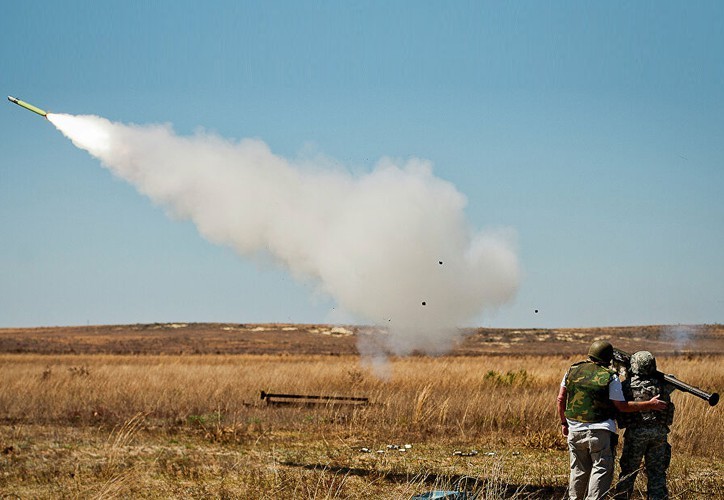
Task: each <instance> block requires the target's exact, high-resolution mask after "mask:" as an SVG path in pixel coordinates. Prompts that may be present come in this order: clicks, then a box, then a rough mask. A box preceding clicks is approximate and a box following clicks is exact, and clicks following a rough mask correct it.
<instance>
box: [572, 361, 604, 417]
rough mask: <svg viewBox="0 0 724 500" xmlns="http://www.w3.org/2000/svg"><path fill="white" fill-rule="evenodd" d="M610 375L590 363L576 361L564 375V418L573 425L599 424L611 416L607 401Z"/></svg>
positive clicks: (602, 368)
mask: <svg viewBox="0 0 724 500" xmlns="http://www.w3.org/2000/svg"><path fill="white" fill-rule="evenodd" d="M613 375H614V372H613V370H609V369H607V368H604V367H603V366H599V365H597V364H596V363H593V362H591V361H580V362H578V363H576V364H574V365H573V366H571V368H570V369H569V370H568V373H567V374H566V382H565V383H566V412H565V414H566V418H570V419H571V420H575V421H577V422H585V423H594V422H603V421H605V420H608V419H609V418H612V417H613V416H614V414H615V408H614V406H613V403H612V402H611V400H610V399H609V398H608V384H609V383H611V380H612V379H613Z"/></svg>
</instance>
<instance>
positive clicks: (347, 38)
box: [0, 1, 724, 327]
mask: <svg viewBox="0 0 724 500" xmlns="http://www.w3.org/2000/svg"><path fill="white" fill-rule="evenodd" d="M147 4H148V5H134V4H132V3H128V2H62V3H56V2H27V3H26V4H24V5H23V6H22V9H21V10H20V11H16V12H15V13H14V15H5V16H2V18H0V42H2V43H0V56H1V57H0V61H2V66H1V67H2V72H1V73H0V82H1V83H2V87H3V90H4V93H5V94H10V95H14V96H17V97H20V98H22V99H25V100H27V101H29V102H32V103H33V104H35V105H38V106H40V107H43V108H46V109H49V110H52V111H56V112H64V113H71V114H96V115H100V116H104V117H106V118H109V119H111V120H114V121H120V122H126V123H138V124H147V123H166V122H168V123H171V124H172V125H173V127H174V129H175V130H176V131H177V132H178V133H180V134H191V133H193V132H194V131H197V130H198V129H200V128H201V129H206V130H209V131H212V132H214V133H216V134H218V135H220V136H223V137H226V138H229V139H233V140H237V139H241V138H244V137H255V138H260V139H262V140H264V141H265V142H266V143H267V144H268V145H269V146H270V147H271V149H272V150H273V151H274V152H275V153H277V154H280V155H283V156H287V157H294V156H296V155H298V154H299V153H300V152H301V151H304V150H307V149H309V148H310V147H311V148H313V149H315V150H317V151H320V152H322V153H324V154H326V155H329V156H330V157H332V158H335V159H337V160H339V161H340V162H342V163H344V164H345V165H347V166H348V167H349V168H350V169H352V170H354V171H359V172H364V171H366V170H369V169H371V168H372V166H373V165H374V164H375V163H376V162H377V160H379V159H380V158H381V157H385V156H391V157H396V158H409V157H418V158H424V159H427V160H430V161H431V162H433V165H434V172H435V174H436V175H437V176H438V177H440V178H442V179H445V180H448V181H450V182H452V183H453V184H454V185H455V186H456V187H457V189H458V190H459V191H461V192H462V193H463V194H464V195H465V196H466V197H467V199H468V205H467V209H466V214H467V217H468V219H469V221H470V223H471V224H472V225H473V226H474V227H476V228H488V227H492V228H496V227H506V228H513V229H514V230H515V231H516V233H517V241H518V249H519V258H520V262H521V266H522V269H523V273H524V274H523V279H522V281H521V285H520V289H519V292H518V294H517V296H516V299H515V300H514V301H513V302H512V303H510V304H509V305H507V306H505V307H503V308H501V309H500V310H499V311H497V313H495V314H493V315H485V316H481V317H480V318H479V321H478V322H477V323H478V324H479V325H481V326H504V327H566V326H606V325H635V324H676V323H717V322H718V323H721V322H722V321H723V320H724V317H723V316H722V311H724V262H723V259H722V255H724V254H723V253H722V248H724V196H722V194H721V193H722V191H723V188H724V141H723V140H722V137H723V136H724V135H723V134H724V113H722V109H724V29H723V28H722V26H724V5H723V4H721V3H720V2H666V1H664V2H635V3H632V2H605V3H604V2H449V3H433V2H204V3H203V4H202V3H201V2H182V1H174V2H171V1H165V2H147ZM0 134H1V136H2V138H3V139H2V145H3V147H2V149H0V238H1V239H2V240H1V242H2V244H1V245H0V327H8V326H40V325H77V324H114V323H142V322H166V321H219V322H222V321H223V322H225V321H229V322H262V321H278V322H300V323H302V322H305V323H306V322H323V321H328V320H329V319H330V317H331V316H330V310H331V309H332V308H333V307H334V303H333V301H332V300H331V299H329V298H328V297H324V296H320V295H319V294H317V293H315V286H314V284H300V283H298V282H296V281H294V280H293V279H292V278H291V277H290V276H289V275H288V274H287V273H286V272H285V271H284V270H283V269H280V268H278V267H276V266H275V265H274V263H273V262H271V261H259V260H253V259H245V258H241V257H239V256H237V255H236V254H234V253H233V252H232V251H231V250H230V249H227V248H224V247H218V246H214V245H213V244H211V243H209V242H207V241H206V240H204V239H203V238H201V237H200V236H199V235H198V233H197V231H196V229H195V228H194V226H193V225H192V224H191V223H189V222H184V221H177V220H172V219H170V218H169V217H167V216H166V214H165V213H164V210H163V209H162V208H159V207H157V206H154V205H153V203H152V202H151V201H149V200H148V199H147V198H145V197H144V196H142V195H140V194H138V193H137V192H136V190H135V189H134V188H133V187H132V186H130V185H127V184H125V183H123V182H122V181H120V180H118V179H115V178H114V177H113V176H112V175H111V174H110V173H109V172H108V171H107V170H105V169H103V168H101V167H100V165H99V163H98V161H97V160H95V159H93V158H92V157H90V156H89V155H88V154H87V153H86V152H84V151H81V150H79V149H76V148H75V147H74V146H73V145H72V144H71V143H70V141H68V140H67V139H66V138H65V137H63V136H62V135H61V134H60V133H59V132H58V131H57V130H55V128H54V127H52V125H50V124H49V123H46V122H44V121H42V120H41V119H39V118H38V117H37V116H35V115H33V114H31V113H28V112H25V111H24V110H22V109H20V108H18V107H17V106H14V105H12V104H11V103H9V102H6V105H5V106H3V107H2V108H0ZM536 310H537V311H538V312H537V313H536V312H535V311H536Z"/></svg>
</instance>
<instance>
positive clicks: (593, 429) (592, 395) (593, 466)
mask: <svg viewBox="0 0 724 500" xmlns="http://www.w3.org/2000/svg"><path fill="white" fill-rule="evenodd" d="M588 358H589V359H588V360H585V361H580V362H578V363H575V364H573V366H571V367H570V368H569V369H568V371H567V372H566V374H565V376H564V377H563V381H562V382H561V388H560V391H559V393H558V399H557V409H558V415H559V417H560V419H561V432H562V433H563V435H564V436H567V438H568V451H569V456H570V462H571V473H570V479H569V488H568V493H569V497H570V499H571V500H581V499H583V498H586V499H601V498H603V497H604V496H605V495H606V494H607V493H608V491H609V489H610V487H611V482H612V480H613V466H614V456H615V446H616V441H617V435H616V422H615V421H614V419H613V417H614V415H615V412H616V410H618V411H621V412H635V411H649V410H662V409H664V408H666V403H665V402H663V401H659V400H658V397H657V396H656V397H653V398H651V399H650V400H648V401H639V402H633V401H632V402H627V401H626V399H625V397H624V395H623V391H622V387H621V381H620V380H619V379H618V376H617V375H616V373H615V372H614V371H613V370H611V369H609V365H610V363H611V359H612V358H613V346H612V345H611V344H610V343H609V342H606V341H603V340H598V341H596V342H594V343H593V344H591V347H590V349H589V350H588Z"/></svg>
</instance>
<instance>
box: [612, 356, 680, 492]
mask: <svg viewBox="0 0 724 500" xmlns="http://www.w3.org/2000/svg"><path fill="white" fill-rule="evenodd" d="M656 373H657V371H656V359H655V358H654V356H653V355H652V354H651V353H650V352H648V351H639V352H636V353H634V354H632V355H631V361H630V366H629V369H628V373H627V376H626V380H625V381H624V382H623V393H624V396H625V397H626V399H627V400H629V401H644V400H647V399H649V398H651V397H652V396H654V395H658V396H659V397H660V398H661V400H662V401H666V402H667V403H668V404H667V406H666V411H662V412H642V413H635V414H625V415H621V416H620V417H619V425H621V427H625V428H626V433H625V434H624V442H623V453H622V454H621V460H620V462H619V464H620V465H621V472H620V474H619V477H618V484H617V485H616V496H615V498H617V499H628V498H631V496H632V494H633V490H634V483H635V482H636V475H637V474H638V471H639V468H640V466H641V460H642V459H643V460H644V464H645V468H646V476H647V478H648V481H647V487H646V490H647V495H648V498H650V499H652V500H661V499H665V498H669V492H668V490H667V488H666V470H667V469H668V468H669V462H670V461H671V446H670V445H669V442H668V440H667V437H668V435H669V426H670V425H671V424H672V422H673V421H674V404H673V403H672V402H671V396H670V395H671V393H672V392H673V391H674V389H675V387H674V386H673V385H671V384H668V383H666V382H665V381H664V380H662V379H661V378H660V377H658V376H657V375H656Z"/></svg>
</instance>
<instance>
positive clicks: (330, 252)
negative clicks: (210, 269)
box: [48, 114, 519, 354]
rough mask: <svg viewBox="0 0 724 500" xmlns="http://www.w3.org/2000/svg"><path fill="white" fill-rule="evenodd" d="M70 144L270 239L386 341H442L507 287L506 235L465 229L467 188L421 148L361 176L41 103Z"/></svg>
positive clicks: (512, 269)
mask: <svg viewBox="0 0 724 500" xmlns="http://www.w3.org/2000/svg"><path fill="white" fill-rule="evenodd" d="M48 119H49V120H50V121H51V122H52V123H53V124H54V125H55V126H56V127H57V128H58V129H59V130H60V131H61V132H62V133H63V134H65V135H66V136H67V137H68V138H69V139H70V140H71V141H73V144H75V145H76V146H77V147H79V148H82V149H85V150H86V151H88V152H89V153H90V154H91V155H93V156H94V157H96V158H98V159H99V160H100V161H101V162H102V164H103V165H104V166H105V167H107V168H108V169H110V170H111V171H112V172H113V173H114V174H115V175H117V176H118V177H120V178H122V179H124V180H126V181H128V182H130V183H131V184H133V185H134V186H135V187H136V188H137V189H138V191H140V192H141V193H143V194H145V195H146V196H148V197H149V198H151V199H152V200H153V201H154V202H156V203H158V204H160V205H162V206H163V207H165V208H166V209H167V210H168V211H169V212H170V213H171V214H172V215H173V216H175V217H179V218H182V219H190V220H191V221H193V222H194V224H195V225H196V227H197V228H198V230H199V232H200V233H201V234H202V235H203V236H204V237H205V238H207V239H208V240H210V241H212V242H214V243H217V244H223V245H230V246H231V247H233V248H234V249H235V250H236V251H237V252H238V253H240V254H242V255H250V254H254V253H257V252H260V251H264V252H268V253H269V254H271V255H272V256H273V257H274V258H275V259H277V260H278V261H279V262H280V263H282V264H283V265H284V266H285V267H286V268H287V269H289V271H290V272H291V273H292V274H293V276H294V277H295V278H297V279H299V280H313V281H314V282H315V283H317V284H318V286H319V288H320V289H321V290H322V291H323V292H325V293H328V294H329V295H331V296H332V297H333V298H334V299H335V300H336V301H337V303H338V305H339V306H340V307H341V308H342V309H343V310H344V311H346V312H347V313H349V314H352V315H353V316H355V317H358V318H360V319H364V320H365V321H369V322H372V323H374V324H377V325H384V326H385V327H387V328H388V329H389V336H388V337H389V341H390V342H389V348H390V349H392V351H393V352H395V353H398V354H405V353H409V352H411V351H412V350H421V351H425V352H431V353H432V352H442V351H444V350H445V349H448V348H449V347H450V345H451V343H452V341H453V340H454V339H455V337H456V335H457V329H456V327H458V326H464V325H465V324H466V323H467V322H469V321H470V320H471V319H472V318H474V317H476V316H477V315H479V314H480V313H481V312H483V311H485V310H489V309H492V308H496V307H498V306H500V305H501V304H503V303H505V302H506V301H508V300H510V299H511V298H512V297H513V295H514V294H515V291H516V289H517V286H518V280H519V269H518V262H517V257H516V255H515V252H514V250H513V243H512V241H511V240H512V235H511V234H505V233H482V232H477V233H476V232H474V231H473V230H472V229H471V228H470V226H469V224H468V223H467V222H466V220H465V215H464V207H465V204H466V199H465V197H464V196H463V195H462V194H461V193H460V192H458V191H457V190H456V189H455V187H454V186H453V185H452V184H450V183H449V182H446V181H443V180H441V179H439V178H437V177H435V176H434V175H433V173H432V168H431V165H430V164H429V163H428V162H425V161H422V160H418V159H411V160H408V161H406V162H395V161H393V160H390V159H382V160H380V161H379V162H378V164H377V165H376V166H375V167H374V169H373V170H372V171H371V172H369V173H367V174H365V175H360V176H355V175H352V174H350V173H349V172H348V171H346V170H344V169H341V168H321V167H319V166H317V167H315V166H314V165H310V164H309V162H301V161H296V162H295V161H290V160H287V159H285V158H282V157H280V156H276V155H274V154H273V153H272V152H271V151H270V150H269V147H268V146H267V145H266V144H265V143H264V142H262V141H260V140H254V139H244V140H241V141H238V142H232V141H228V140H224V139H222V138H220V137H217V136H214V135H209V134H205V133H198V134H196V135H194V136H191V137H179V136H177V135H175V134H174V132H173V130H172V129H171V127H170V126H169V125H148V126H138V125H125V124H121V123H114V122H110V121H109V120H106V119H105V118H101V117H97V116H73V115H64V114H50V115H48Z"/></svg>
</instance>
